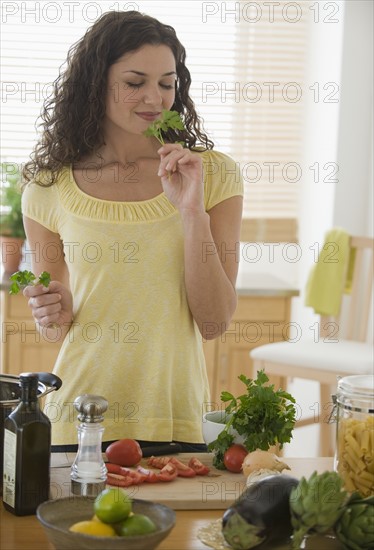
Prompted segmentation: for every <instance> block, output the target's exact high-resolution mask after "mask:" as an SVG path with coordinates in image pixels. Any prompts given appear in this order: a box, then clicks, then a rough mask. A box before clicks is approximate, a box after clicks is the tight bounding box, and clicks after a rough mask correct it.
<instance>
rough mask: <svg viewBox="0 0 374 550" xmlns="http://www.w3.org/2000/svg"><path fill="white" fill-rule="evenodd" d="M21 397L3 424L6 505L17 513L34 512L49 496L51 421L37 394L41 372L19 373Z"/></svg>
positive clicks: (18, 514)
mask: <svg viewBox="0 0 374 550" xmlns="http://www.w3.org/2000/svg"><path fill="white" fill-rule="evenodd" d="M20 385H21V400H20V402H19V404H18V406H17V407H16V409H15V410H14V411H13V412H11V413H10V415H9V416H8V417H7V418H6V419H5V423H4V457H3V458H4V461H3V462H4V474H3V504H4V507H5V508H6V509H7V510H9V512H12V513H13V514H16V515H17V516H26V515H31V514H35V512H36V509H37V507H38V506H39V504H40V503H41V502H44V501H45V500H48V498H49V483H50V477H49V465H50V464H49V463H50V450H51V423H50V420H49V418H48V417H47V416H46V415H45V414H44V413H43V412H42V411H41V409H40V406H39V401H38V397H37V393H38V375H37V374H34V373H23V374H21V375H20Z"/></svg>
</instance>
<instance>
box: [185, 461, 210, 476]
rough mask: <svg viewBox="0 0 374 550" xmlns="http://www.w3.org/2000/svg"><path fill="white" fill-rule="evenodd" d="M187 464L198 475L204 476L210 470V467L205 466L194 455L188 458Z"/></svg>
mask: <svg viewBox="0 0 374 550" xmlns="http://www.w3.org/2000/svg"><path fill="white" fill-rule="evenodd" d="M188 466H189V467H190V468H192V469H193V470H194V472H196V474H197V475H198V476H206V475H207V474H209V472H210V468H209V467H208V466H205V464H203V463H202V462H200V460H199V459H198V458H196V457H194V456H193V457H192V458H190V460H189V462H188Z"/></svg>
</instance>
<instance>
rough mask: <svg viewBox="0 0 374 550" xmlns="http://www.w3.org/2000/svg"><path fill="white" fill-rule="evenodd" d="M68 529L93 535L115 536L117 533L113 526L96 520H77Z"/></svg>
mask: <svg viewBox="0 0 374 550" xmlns="http://www.w3.org/2000/svg"><path fill="white" fill-rule="evenodd" d="M69 531H73V533H83V534H84V535H92V536H94V537H115V536H116V535H117V533H116V532H115V530H114V529H113V527H111V526H110V525H107V524H106V523H101V521H97V520H96V521H95V520H87V521H78V523H74V525H72V526H71V527H70V528H69Z"/></svg>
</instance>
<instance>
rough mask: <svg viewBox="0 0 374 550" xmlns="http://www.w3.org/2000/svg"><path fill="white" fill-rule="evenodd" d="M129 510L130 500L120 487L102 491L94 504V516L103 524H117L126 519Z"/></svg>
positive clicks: (130, 506)
mask: <svg viewBox="0 0 374 550" xmlns="http://www.w3.org/2000/svg"><path fill="white" fill-rule="evenodd" d="M131 508H132V504H131V498H130V497H129V496H128V494H127V493H126V491H124V490H123V489H121V488H120V487H111V488H109V489H104V491H101V493H100V494H99V495H98V496H97V497H96V499H95V502H94V512H95V515H96V516H97V517H98V518H99V520H100V521H103V522H104V523H118V522H119V521H122V520H124V519H126V518H127V516H128V515H129V514H130V512H131Z"/></svg>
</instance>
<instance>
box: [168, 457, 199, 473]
mask: <svg viewBox="0 0 374 550" xmlns="http://www.w3.org/2000/svg"><path fill="white" fill-rule="evenodd" d="M169 462H170V463H171V464H173V466H175V467H176V469H177V472H178V475H179V476H180V477H194V476H195V475H196V472H195V471H194V470H193V469H192V468H190V467H189V466H186V464H183V462H181V461H180V460H178V459H177V458H175V457H174V456H173V457H172V458H171V459H170V461H169Z"/></svg>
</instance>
